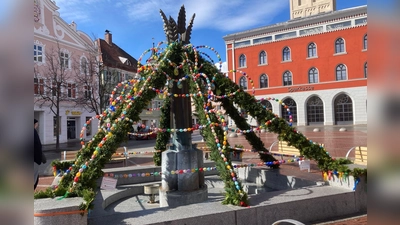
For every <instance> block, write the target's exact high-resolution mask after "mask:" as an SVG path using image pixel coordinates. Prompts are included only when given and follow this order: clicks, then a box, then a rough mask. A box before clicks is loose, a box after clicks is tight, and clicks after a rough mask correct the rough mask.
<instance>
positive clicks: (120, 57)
mask: <svg viewBox="0 0 400 225" xmlns="http://www.w3.org/2000/svg"><path fill="white" fill-rule="evenodd" d="M118 58H119V60H120V61H121V62H122V63H123V64H125V65H128V66H132V63H131V62H130V61H129V60H128V59H127V58H125V57H122V56H119V57H118Z"/></svg>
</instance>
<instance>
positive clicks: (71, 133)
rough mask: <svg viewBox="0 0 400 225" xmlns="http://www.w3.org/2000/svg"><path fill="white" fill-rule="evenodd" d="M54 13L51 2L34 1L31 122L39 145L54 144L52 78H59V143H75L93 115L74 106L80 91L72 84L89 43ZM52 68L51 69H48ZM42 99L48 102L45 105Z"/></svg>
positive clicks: (90, 132) (91, 129) (87, 134)
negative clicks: (38, 139)
mask: <svg viewBox="0 0 400 225" xmlns="http://www.w3.org/2000/svg"><path fill="white" fill-rule="evenodd" d="M58 9H59V8H58V7H57V5H56V4H55V2H54V1H51V0H35V1H34V15H33V20H34V27H33V32H34V41H33V46H34V47H33V51H34V68H35V72H34V118H35V119H37V120H38V121H39V135H40V137H41V141H42V143H43V144H53V143H55V142H56V129H55V121H56V119H57V118H56V116H55V114H54V113H53V111H56V109H55V107H54V104H53V106H52V104H51V103H50V102H51V100H54V99H55V98H54V96H55V95H57V94H56V93H55V92H52V90H51V87H52V85H53V84H52V82H53V81H54V80H53V79H52V77H54V76H57V77H59V82H60V85H61V92H60V93H58V95H62V96H63V97H62V101H61V102H60V103H59V106H60V107H59V110H60V113H59V115H60V117H59V121H60V129H59V132H60V143H63V142H68V141H71V140H76V141H78V140H79V137H80V131H81V128H82V127H83V126H84V124H85V123H86V121H87V120H88V119H90V118H92V116H94V115H95V114H94V113H93V112H89V111H88V110H86V109H85V108H84V107H79V106H76V103H75V100H76V99H77V98H79V97H80V96H79V95H80V93H82V92H81V90H82V89H83V88H84V87H83V86H82V85H81V84H79V83H76V80H75V75H76V73H77V71H76V70H77V69H78V68H83V67H84V65H83V64H82V63H83V62H85V60H87V59H88V58H89V54H90V53H89V52H90V51H92V50H93V40H92V39H91V38H90V37H89V36H88V35H87V34H86V33H84V32H82V31H79V30H77V24H76V23H75V22H71V23H70V24H68V23H67V22H65V21H64V20H63V19H62V18H61V17H60V13H59V12H58V11H57V10H58ZM52 66H53V67H54V69H51V67H52ZM61 76H62V78H61ZM61 83H62V84H61ZM54 85H56V84H54ZM52 93H54V94H52ZM45 97H47V98H48V99H47V100H46V101H45V100H44V98H45ZM94 124H97V123H96V122H94ZM96 128H97V127H91V126H88V127H87V130H86V132H85V134H84V138H91V137H92V136H93V133H94V132H95V131H96Z"/></svg>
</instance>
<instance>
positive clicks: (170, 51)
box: [34, 43, 367, 209]
mask: <svg viewBox="0 0 400 225" xmlns="http://www.w3.org/2000/svg"><path fill="white" fill-rule="evenodd" d="M194 54H195V52H194V51H193V50H192V49H191V48H184V47H183V46H182V44H181V43H171V44H170V45H169V46H168V48H167V50H166V53H165V54H164V55H163V57H164V58H162V59H158V60H157V61H158V65H159V66H158V68H157V69H156V70H154V69H152V68H147V67H144V70H143V71H142V72H141V75H143V78H144V79H143V80H142V81H141V82H139V83H137V84H135V86H134V88H132V89H131V90H130V91H128V92H127V93H125V91H121V92H120V97H121V101H120V102H119V103H118V104H115V107H112V110H110V111H106V112H104V113H103V119H102V123H101V125H102V126H103V125H104V124H106V123H109V124H112V125H111V127H110V128H109V130H107V131H104V130H103V129H99V131H98V133H97V134H96V135H95V136H94V137H93V139H92V140H91V142H90V143H87V144H86V145H85V147H84V148H82V149H81V150H80V151H79V152H78V154H77V156H76V159H75V161H74V163H73V165H72V166H70V167H69V168H68V170H67V171H68V172H66V173H65V174H64V176H63V179H62V180H61V182H60V184H59V186H58V188H57V189H55V190H51V188H49V189H47V190H46V191H40V192H37V193H35V196H34V197H35V198H45V197H50V198H54V197H56V196H62V195H64V196H65V197H75V196H79V197H83V198H84V200H85V203H83V204H82V205H81V208H82V209H88V208H91V207H92V202H93V200H94V196H95V193H96V190H97V183H96V181H97V180H98V179H99V178H100V177H102V176H103V172H102V168H103V167H104V165H105V163H107V162H109V160H110V159H111V156H112V154H113V153H115V151H116V149H117V148H118V147H119V145H120V143H122V142H123V141H126V139H127V135H126V134H127V132H129V131H130V129H131V126H132V123H133V121H138V120H139V119H140V118H139V114H140V113H141V111H142V110H143V109H144V108H146V106H147V105H148V103H149V102H150V101H151V100H152V99H153V98H154V97H155V96H156V94H158V93H156V91H154V90H155V89H157V90H160V89H162V88H163V87H164V85H165V83H166V81H167V80H166V79H167V78H166V76H165V74H174V69H175V68H176V67H175V66H176V65H171V62H175V63H180V62H183V61H185V60H186V61H191V62H195V61H196V62H197V60H198V62H199V63H200V65H201V66H200V69H199V70H198V71H196V70H195V71H191V68H189V66H188V65H187V64H185V65H184V66H183V68H182V69H183V70H184V71H185V73H186V74H193V72H194V73H195V74H198V73H204V74H206V75H207V76H208V79H209V80H212V82H213V85H214V87H215V91H214V93H215V94H216V95H225V94H229V93H233V92H235V91H237V90H238V89H239V87H238V86H237V85H236V84H235V83H234V82H232V81H231V80H229V79H228V78H226V77H224V76H223V75H222V74H221V73H219V72H218V70H217V69H216V68H215V67H214V65H212V64H211V63H209V62H207V61H204V60H203V59H202V58H201V57H200V56H197V60H196V58H195V55H194ZM186 55H188V56H186ZM166 57H167V59H168V60H167V59H166ZM186 57H187V58H186ZM167 61H168V62H167ZM201 80H202V79H197V80H196V82H197V83H198V84H199V85H200V87H201V88H200V90H198V89H197V86H195V83H194V82H193V80H192V78H189V79H188V80H187V82H189V81H192V82H190V85H191V86H190V89H191V92H192V93H198V92H199V91H200V92H201V93H206V91H207V90H206V89H205V87H204V85H203V83H202V82H201ZM145 81H146V82H148V87H146V88H144V89H141V88H142V87H143V86H144V83H145ZM203 81H204V80H203ZM150 87H151V88H150ZM113 94H116V93H113ZM127 95H130V96H133V98H134V99H133V100H132V101H133V102H134V104H129V103H130V101H129V100H124V99H125V98H126V96H127ZM214 100H215V101H220V102H221V103H222V106H223V107H224V109H225V110H226V112H227V114H228V115H229V116H230V117H231V118H232V119H233V120H234V121H235V123H236V125H237V126H238V127H239V128H240V129H241V130H247V129H249V128H250V127H249V125H248V124H247V122H246V120H245V119H244V118H243V117H241V116H240V115H239V113H238V111H237V109H236V108H235V107H234V104H233V103H236V104H237V105H239V106H240V107H241V108H242V109H245V110H246V111H247V112H248V113H249V114H250V115H251V116H252V117H254V118H256V119H257V121H258V122H259V123H260V124H262V125H261V126H260V128H266V129H267V130H268V131H269V132H274V133H276V134H278V138H279V140H282V141H286V142H288V144H289V145H291V146H294V147H296V148H297V149H299V150H300V153H301V154H302V155H303V156H305V157H307V158H309V159H312V160H315V161H316V162H317V163H318V166H319V168H320V169H321V170H322V171H323V172H324V171H325V172H326V171H339V172H344V173H347V174H348V175H353V176H354V177H355V178H358V177H359V176H361V175H363V174H366V173H367V171H366V169H354V170H350V169H348V167H347V166H345V164H347V163H349V161H348V160H340V159H339V160H335V159H333V158H332V157H330V156H329V154H328V152H327V151H326V150H325V149H324V148H323V147H321V146H320V145H318V144H316V143H313V142H311V141H309V140H308V139H307V138H306V137H305V136H304V135H302V134H301V133H299V132H297V131H296V130H295V128H294V127H291V126H289V124H288V123H287V122H286V121H285V120H284V119H282V118H278V117H277V116H276V115H273V114H272V113H271V112H270V111H268V110H265V109H264V108H263V107H262V105H261V104H260V103H257V102H256V99H255V98H254V96H251V95H250V94H248V93H247V92H244V91H243V90H241V91H239V92H238V93H237V94H236V95H235V96H234V97H233V98H232V99H228V98H223V99H214ZM193 101H194V104H195V107H196V111H197V114H198V116H199V119H200V123H201V124H202V125H203V126H204V128H203V130H202V134H203V136H204V138H205V140H206V142H207V146H208V147H209V148H210V149H211V159H212V160H213V161H215V163H216V166H217V168H218V171H219V175H220V177H221V179H222V180H223V181H224V182H225V191H226V193H225V199H224V200H223V203H224V204H233V205H241V206H246V205H247V204H248V196H247V194H246V193H244V192H243V191H242V190H243V189H242V184H241V182H240V181H239V180H233V179H232V177H235V176H236V175H235V174H234V173H235V172H234V171H233V169H232V164H231V160H230V155H231V154H230V153H231V152H232V150H231V149H229V148H227V149H222V150H221V152H220V151H219V150H218V147H217V144H216V139H218V140H221V141H222V140H223V141H226V144H227V145H226V146H230V145H229V143H228V141H227V140H224V137H226V131H224V130H222V128H221V126H220V125H219V124H220V121H221V120H222V119H223V118H222V116H220V115H216V114H214V113H210V114H207V115H206V113H205V110H204V107H205V106H207V107H209V108H210V107H212V106H211V104H210V103H209V102H207V101H208V98H206V97H205V96H204V95H201V96H194V97H193ZM113 106H114V105H113ZM168 106H169V99H168V98H167V99H166V100H165V107H163V111H162V119H161V121H160V122H161V124H160V126H161V127H162V128H168V127H169V126H170V121H169V112H170V111H169V107H168ZM122 114H123V115H124V116H123V117H121V115H122ZM207 118H209V120H210V122H209V121H208V119H207ZM211 127H212V128H213V129H214V130H215V134H216V136H214V134H213V133H212V132H211ZM245 135H246V139H247V140H248V141H249V143H250V144H251V145H252V146H253V148H254V149H256V150H257V151H267V149H266V148H265V147H264V144H263V143H262V141H261V140H260V139H259V137H257V136H256V135H255V134H254V133H246V134H245ZM104 140H106V141H104ZM168 140H169V132H163V133H159V134H158V135H157V143H156V147H155V149H156V150H165V149H166V145H167V143H168ZM103 141H104V143H103ZM99 146H100V148H99ZM95 151H97V152H98V154H97V156H96V157H94V158H93V154H94V152H95ZM221 154H224V155H225V158H226V159H227V161H223V157H221ZM259 155H260V158H261V159H262V160H263V161H264V162H265V161H267V162H270V161H275V159H274V158H273V156H271V155H268V154H259ZM160 156H161V153H160V154H158V155H154V162H155V164H158V163H160V162H161V159H160ZM87 162H90V164H86V163H87ZM68 164H69V162H68V163H64V162H63V163H61V162H54V163H53V165H54V166H55V167H56V168H57V167H58V168H57V169H61V168H62V169H65V167H67V166H68ZM274 166H275V167H277V166H278V165H274ZM82 167H85V168H86V169H85V170H84V172H83V173H81V175H80V177H79V180H77V181H76V182H75V183H76V185H73V182H74V179H75V178H76V175H77V173H78V171H79V169H81V168H82ZM234 175H235V176H234ZM74 177H75V178H74ZM237 187H240V188H237Z"/></svg>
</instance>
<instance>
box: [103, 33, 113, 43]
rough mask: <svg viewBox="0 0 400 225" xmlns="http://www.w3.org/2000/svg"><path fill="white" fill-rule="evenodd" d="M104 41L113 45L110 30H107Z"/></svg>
mask: <svg viewBox="0 0 400 225" xmlns="http://www.w3.org/2000/svg"><path fill="white" fill-rule="evenodd" d="M104 39H105V40H106V42H107V44H109V45H112V34H111V33H110V31H109V30H106V33H105V36H104Z"/></svg>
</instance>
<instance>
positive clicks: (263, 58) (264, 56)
mask: <svg viewBox="0 0 400 225" xmlns="http://www.w3.org/2000/svg"><path fill="white" fill-rule="evenodd" d="M258 61H259V62H258V63H259V64H260V65H263V64H267V53H266V52H265V51H262V52H260V56H259V60H258Z"/></svg>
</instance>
